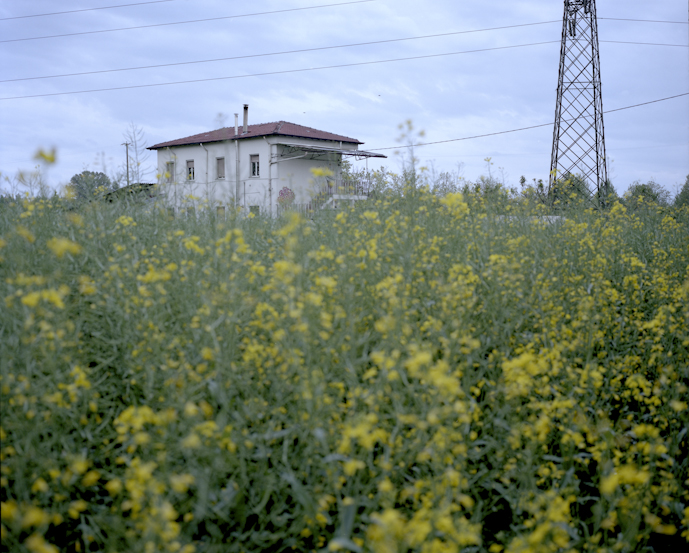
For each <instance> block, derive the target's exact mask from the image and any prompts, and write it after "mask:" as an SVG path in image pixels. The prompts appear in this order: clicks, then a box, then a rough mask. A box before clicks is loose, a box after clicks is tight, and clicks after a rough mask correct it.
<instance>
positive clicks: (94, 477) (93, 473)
mask: <svg viewBox="0 0 689 553" xmlns="http://www.w3.org/2000/svg"><path fill="white" fill-rule="evenodd" d="M98 480H100V472H98V471H97V470H90V471H89V472H87V473H86V474H85V475H84V478H82V480H81V483H82V484H83V485H84V486H86V487H87V488H90V487H91V486H93V485H94V484H95V483H96V482H98Z"/></svg>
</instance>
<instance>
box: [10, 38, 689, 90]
mask: <svg viewBox="0 0 689 553" xmlns="http://www.w3.org/2000/svg"><path fill="white" fill-rule="evenodd" d="M600 42H607V43H608V44H640V45H642V46H675V47H677V48H689V44H663V43H657V42H626V41H624V40H601V41H600ZM1 82H3V81H0V83H1Z"/></svg>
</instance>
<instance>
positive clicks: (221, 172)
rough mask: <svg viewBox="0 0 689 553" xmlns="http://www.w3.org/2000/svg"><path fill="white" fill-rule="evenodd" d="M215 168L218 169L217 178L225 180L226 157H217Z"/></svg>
mask: <svg viewBox="0 0 689 553" xmlns="http://www.w3.org/2000/svg"><path fill="white" fill-rule="evenodd" d="M215 167H216V174H217V175H218V177H217V178H219V179H224V178H225V158H224V157H216V158H215Z"/></svg>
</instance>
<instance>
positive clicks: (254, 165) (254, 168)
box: [251, 154, 261, 177]
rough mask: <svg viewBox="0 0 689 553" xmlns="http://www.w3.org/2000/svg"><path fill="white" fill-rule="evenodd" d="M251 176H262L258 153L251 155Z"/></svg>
mask: <svg viewBox="0 0 689 553" xmlns="http://www.w3.org/2000/svg"><path fill="white" fill-rule="evenodd" d="M251 176H252V177H260V176H261V172H260V167H259V164H258V154H257V155H252V156H251Z"/></svg>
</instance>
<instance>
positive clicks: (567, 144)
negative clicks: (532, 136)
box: [549, 0, 608, 204]
mask: <svg viewBox="0 0 689 553" xmlns="http://www.w3.org/2000/svg"><path fill="white" fill-rule="evenodd" d="M567 180H569V181H570V182H572V181H576V182H577V183H578V185H579V186H580V188H584V190H580V192H583V193H584V194H585V195H588V198H589V199H590V200H594V199H595V198H598V202H599V203H600V204H604V203H605V197H606V196H607V184H608V171H607V165H606V158H605V130H604V127H603V99H602V97H601V78H600V56H599V52H598V20H597V18H596V2H595V0H565V15H564V19H563V24H562V48H561V52H560V74H559V79H558V85H557V105H556V108H555V131H554V134H553V153H552V158H551V164H550V187H549V189H550V192H551V193H552V192H553V191H554V185H555V184H556V182H564V181H567Z"/></svg>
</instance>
